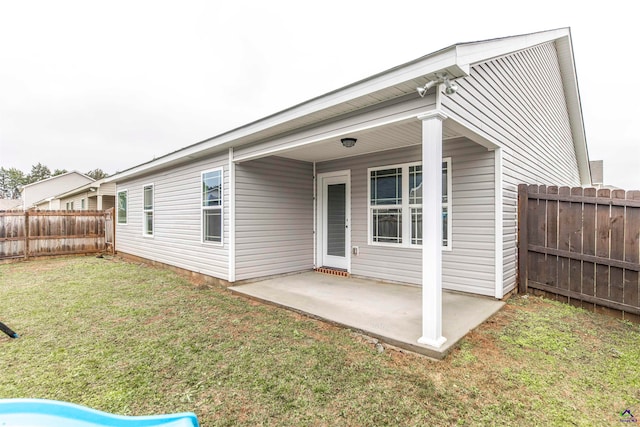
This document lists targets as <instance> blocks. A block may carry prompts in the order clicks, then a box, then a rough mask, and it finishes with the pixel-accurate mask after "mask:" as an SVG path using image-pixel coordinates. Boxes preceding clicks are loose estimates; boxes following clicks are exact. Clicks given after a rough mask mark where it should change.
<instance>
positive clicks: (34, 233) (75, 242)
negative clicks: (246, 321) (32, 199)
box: [0, 211, 115, 260]
mask: <svg viewBox="0 0 640 427" xmlns="http://www.w3.org/2000/svg"><path fill="white" fill-rule="evenodd" d="M109 212H110V211H27V212H21V211H4V212H2V211H0V260H3V259H12V258H25V259H27V258H30V257H38V256H54V255H70V254H86V253H97V252H102V251H104V250H105V249H107V245H106V241H105V225H106V224H107V216H109V215H110V216H111V217H113V212H110V213H109ZM111 228H112V229H113V221H111ZM110 237H111V248H113V246H114V245H113V241H114V237H115V233H114V232H113V230H111V233H110Z"/></svg>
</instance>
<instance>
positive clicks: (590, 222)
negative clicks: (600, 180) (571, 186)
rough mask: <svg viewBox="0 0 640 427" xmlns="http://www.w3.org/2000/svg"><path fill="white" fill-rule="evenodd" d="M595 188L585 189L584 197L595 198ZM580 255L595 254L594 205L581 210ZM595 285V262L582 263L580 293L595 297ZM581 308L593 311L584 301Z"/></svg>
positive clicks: (586, 205)
mask: <svg viewBox="0 0 640 427" xmlns="http://www.w3.org/2000/svg"><path fill="white" fill-rule="evenodd" d="M596 194H597V192H596V189H595V188H585V189H584V192H583V195H584V196H585V197H590V198H595V197H596ZM582 226H583V234H582V253H583V254H584V255H586V256H595V254H596V205H595V204H594V203H585V204H584V207H583V210H582ZM595 285H596V264H595V262H590V261H584V262H583V263H582V293H583V294H584V295H587V296H595ZM583 308H589V309H594V308H595V307H594V305H593V303H590V302H588V301H585V304H583Z"/></svg>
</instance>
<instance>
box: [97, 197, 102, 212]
mask: <svg viewBox="0 0 640 427" xmlns="http://www.w3.org/2000/svg"><path fill="white" fill-rule="evenodd" d="M96 209H98V210H99V211H101V210H102V196H98V200H97V207H96Z"/></svg>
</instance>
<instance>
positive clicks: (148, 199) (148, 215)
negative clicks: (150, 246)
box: [142, 184, 153, 236]
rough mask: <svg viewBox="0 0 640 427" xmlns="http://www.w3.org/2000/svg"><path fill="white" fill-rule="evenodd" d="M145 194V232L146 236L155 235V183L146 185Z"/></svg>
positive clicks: (143, 209) (143, 208)
mask: <svg viewBox="0 0 640 427" xmlns="http://www.w3.org/2000/svg"><path fill="white" fill-rule="evenodd" d="M143 194H144V196H143V197H144V201H143V202H144V204H143V207H142V211H143V220H142V223H143V233H144V235H145V236H153V184H150V185H145V186H144V188H143Z"/></svg>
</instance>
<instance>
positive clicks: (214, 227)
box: [201, 169, 223, 244]
mask: <svg viewBox="0 0 640 427" xmlns="http://www.w3.org/2000/svg"><path fill="white" fill-rule="evenodd" d="M222 200H223V191H222V169H215V170H212V171H207V172H203V173H202V203H201V210H202V241H203V242H212V243H219V244H222V232H223V221H222V209H223V206H222Z"/></svg>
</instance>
